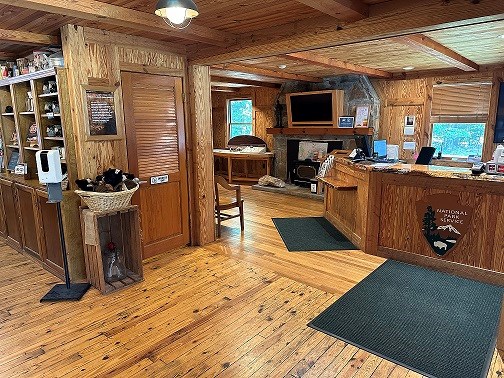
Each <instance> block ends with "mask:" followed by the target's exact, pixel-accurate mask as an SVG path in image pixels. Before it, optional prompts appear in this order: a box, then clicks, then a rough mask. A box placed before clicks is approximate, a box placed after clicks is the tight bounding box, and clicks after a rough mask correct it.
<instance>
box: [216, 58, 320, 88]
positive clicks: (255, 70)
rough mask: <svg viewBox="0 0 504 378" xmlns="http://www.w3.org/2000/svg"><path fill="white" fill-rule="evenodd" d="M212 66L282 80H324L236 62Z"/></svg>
mask: <svg viewBox="0 0 504 378" xmlns="http://www.w3.org/2000/svg"><path fill="white" fill-rule="evenodd" d="M211 68H212V69H217V70H228V71H237V72H244V73H248V74H252V75H258V76H266V77H273V78H276V79H282V80H297V81H308V82H312V83H318V82H320V81H322V79H320V78H318V77H314V76H307V75H299V74H293V73H288V72H279V71H273V70H267V69H265V68H259V67H254V66H246V65H241V64H234V63H230V64H219V65H214V66H211Z"/></svg>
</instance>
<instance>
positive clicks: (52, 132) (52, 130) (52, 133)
mask: <svg viewBox="0 0 504 378" xmlns="http://www.w3.org/2000/svg"><path fill="white" fill-rule="evenodd" d="M46 133H47V136H48V137H59V138H61V137H63V131H62V129H61V125H49V126H47V128H46Z"/></svg>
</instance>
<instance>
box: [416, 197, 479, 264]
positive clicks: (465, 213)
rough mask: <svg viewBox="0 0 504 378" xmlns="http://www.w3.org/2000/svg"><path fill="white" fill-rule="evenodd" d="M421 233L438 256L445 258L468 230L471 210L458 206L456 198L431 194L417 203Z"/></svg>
mask: <svg viewBox="0 0 504 378" xmlns="http://www.w3.org/2000/svg"><path fill="white" fill-rule="evenodd" d="M416 208H417V216H418V220H419V223H420V227H421V228H422V233H423V235H424V236H425V239H427V242H428V243H429V245H430V246H431V248H432V250H433V251H434V252H435V253H436V254H437V255H438V256H445V255H446V254H447V253H448V252H449V251H450V250H451V249H453V248H454V247H455V246H456V245H457V243H458V242H459V241H460V240H461V239H462V238H463V237H464V235H465V234H466V233H467V230H468V229H469V221H470V220H471V216H472V208H470V207H468V206H464V205H461V204H460V200H459V197H458V196H454V195H452V194H448V193H439V194H432V195H429V196H426V197H424V198H423V199H422V200H419V201H417V205H416Z"/></svg>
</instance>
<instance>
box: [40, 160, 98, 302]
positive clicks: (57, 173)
mask: <svg viewBox="0 0 504 378" xmlns="http://www.w3.org/2000/svg"><path fill="white" fill-rule="evenodd" d="M35 157H36V160H37V170H38V174H39V181H40V182H41V183H43V184H47V196H48V201H47V202H48V203H55V204H56V209H57V213H58V227H59V235H60V244H61V252H62V253H63V269H64V272H65V284H58V285H55V286H54V287H53V288H52V289H51V290H50V291H49V292H48V293H47V294H46V295H44V296H43V297H42V299H41V300H40V302H57V301H78V300H80V299H81V298H82V297H83V296H84V294H85V293H86V291H87V290H88V289H89V287H90V286H91V285H90V284H89V283H87V282H86V283H74V284H71V283H70V273H69V271H68V259H67V253H66V246H65V234H64V231H63V221H62V215H61V201H62V200H63V191H62V190H61V181H62V180H63V174H62V172H61V162H60V156H59V152H58V151H57V150H44V151H38V152H37V153H36V154H35Z"/></svg>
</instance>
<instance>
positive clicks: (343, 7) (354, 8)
mask: <svg viewBox="0 0 504 378" xmlns="http://www.w3.org/2000/svg"><path fill="white" fill-rule="evenodd" d="M296 1H297V2H299V3H302V4H305V5H308V6H309V7H310V8H314V9H316V10H318V11H320V12H322V13H325V14H328V15H329V16H332V17H334V18H336V19H338V20H342V21H348V22H354V21H357V20H362V19H363V18H366V17H367V16H368V14H369V6H368V5H367V4H364V3H363V2H362V1H360V0H316V1H314V0H296Z"/></svg>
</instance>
